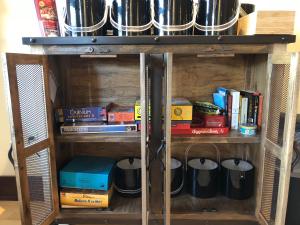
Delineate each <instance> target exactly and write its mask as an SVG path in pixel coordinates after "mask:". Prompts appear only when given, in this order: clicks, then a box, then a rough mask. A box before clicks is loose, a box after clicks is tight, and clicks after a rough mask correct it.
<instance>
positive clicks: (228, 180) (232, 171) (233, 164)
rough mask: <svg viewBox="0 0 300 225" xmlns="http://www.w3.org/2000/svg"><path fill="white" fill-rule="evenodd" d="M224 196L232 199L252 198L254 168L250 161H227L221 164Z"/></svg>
mask: <svg viewBox="0 0 300 225" xmlns="http://www.w3.org/2000/svg"><path fill="white" fill-rule="evenodd" d="M221 187H222V194H223V195H225V196H227V197H228V198H231V199H238V200H242V199H247V198H250V197H251V196H252V194H253V190H254V166H253V165H252V164H251V163H250V162H249V161H244V160H241V159H227V160H224V161H222V163H221Z"/></svg>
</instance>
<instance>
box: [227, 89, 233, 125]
mask: <svg viewBox="0 0 300 225" xmlns="http://www.w3.org/2000/svg"><path fill="white" fill-rule="evenodd" d="M227 109H228V111H227V126H228V127H229V128H231V117H232V95H231V94H228V95H227Z"/></svg>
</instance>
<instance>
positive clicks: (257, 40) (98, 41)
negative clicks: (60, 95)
mask: <svg viewBox="0 0 300 225" xmlns="http://www.w3.org/2000/svg"><path fill="white" fill-rule="evenodd" d="M295 41H296V36H295V35H247V36H236V35H234V36H230V35H225V36H135V37H117V36H98V37H23V38H22V42H23V44H24V45H91V44H93V45H169V44H273V43H283V44H284V43H285V44H286V43H293V42H295Z"/></svg>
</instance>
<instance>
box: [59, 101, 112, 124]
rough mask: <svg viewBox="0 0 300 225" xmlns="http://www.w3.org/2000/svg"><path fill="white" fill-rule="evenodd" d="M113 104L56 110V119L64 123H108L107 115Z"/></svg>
mask: <svg viewBox="0 0 300 225" xmlns="http://www.w3.org/2000/svg"><path fill="white" fill-rule="evenodd" d="M111 105H112V104H107V105H100V106H91V107H70V108H59V109H56V112H55V117H56V120H57V121H58V122H60V123H63V122H101V121H107V114H108V111H109V110H110V108H111Z"/></svg>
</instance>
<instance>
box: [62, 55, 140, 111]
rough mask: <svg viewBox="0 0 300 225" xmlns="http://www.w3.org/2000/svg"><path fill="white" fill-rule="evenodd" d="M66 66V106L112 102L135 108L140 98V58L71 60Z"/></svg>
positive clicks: (77, 58) (73, 57) (72, 58)
mask: <svg viewBox="0 0 300 225" xmlns="http://www.w3.org/2000/svg"><path fill="white" fill-rule="evenodd" d="M69 60H70V62H69V64H68V65H65V66H66V67H67V68H68V73H65V74H63V76H65V78H64V79H63V80H65V84H64V86H65V87H66V85H67V88H64V94H63V95H64V96H66V97H65V98H66V99H65V104H66V105H65V106H73V107H74V106H82V105H89V106H92V105H99V104H100V103H102V104H105V103H111V102H114V103H116V104H120V105H132V106H133V105H134V103H135V101H136V99H137V98H138V97H139V96H140V89H139V85H140V84H139V59H138V58H137V57H135V56H122V57H119V58H116V59H111V58H108V59H103V58H101V59H87V58H80V57H79V56H72V57H70V59H69Z"/></svg>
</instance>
